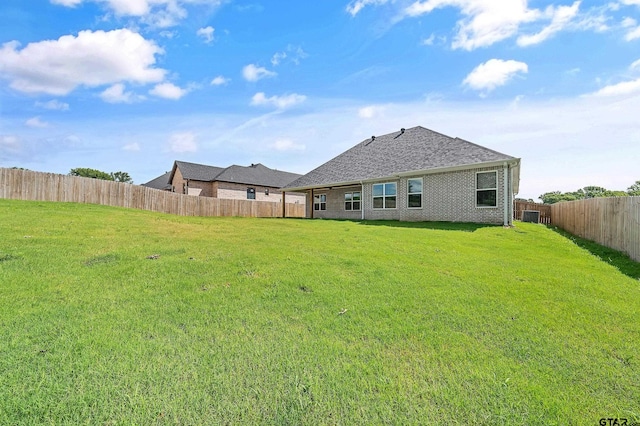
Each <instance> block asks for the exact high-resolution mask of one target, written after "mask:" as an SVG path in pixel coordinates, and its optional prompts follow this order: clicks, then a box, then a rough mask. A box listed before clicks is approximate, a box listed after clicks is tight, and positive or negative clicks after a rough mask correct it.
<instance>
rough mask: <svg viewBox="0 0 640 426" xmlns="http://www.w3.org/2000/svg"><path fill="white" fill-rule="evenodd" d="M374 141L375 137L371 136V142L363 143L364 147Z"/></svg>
mask: <svg viewBox="0 0 640 426" xmlns="http://www.w3.org/2000/svg"><path fill="white" fill-rule="evenodd" d="M375 140H376V137H375V136H371V140H370V141H368V142H365V144H364V146H367V145H369V144H370V143H371V142H373V141H375Z"/></svg>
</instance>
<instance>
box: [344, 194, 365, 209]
mask: <svg viewBox="0 0 640 426" xmlns="http://www.w3.org/2000/svg"><path fill="white" fill-rule="evenodd" d="M360 201H361V196H360V192H359V191H358V192H347V193H346V194H344V209H345V210H360Z"/></svg>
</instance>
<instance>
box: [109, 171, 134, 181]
mask: <svg viewBox="0 0 640 426" xmlns="http://www.w3.org/2000/svg"><path fill="white" fill-rule="evenodd" d="M111 180H115V181H116V182H124V183H133V179H131V176H129V173H127V172H111Z"/></svg>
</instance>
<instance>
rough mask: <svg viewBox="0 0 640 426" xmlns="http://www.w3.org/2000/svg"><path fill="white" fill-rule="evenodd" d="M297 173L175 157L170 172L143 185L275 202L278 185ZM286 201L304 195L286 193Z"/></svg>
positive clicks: (278, 195) (300, 200)
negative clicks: (187, 160)
mask: <svg viewBox="0 0 640 426" xmlns="http://www.w3.org/2000/svg"><path fill="white" fill-rule="evenodd" d="M299 177H300V175H299V174H296V173H289V172H283V171H280V170H274V169H270V168H268V167H266V166H264V165H262V164H252V165H251V166H246V167H245V166H236V165H234V166H230V167H226V168H223V167H214V166H207V165H204V164H196V163H188V162H186V161H175V162H174V163H173V168H172V169H171V171H170V172H167V173H165V174H164V175H162V176H159V177H158V178H156V179H153V180H151V181H149V182H147V183H146V184H144V185H145V186H149V187H152V188H157V189H164V190H167V191H173V192H178V193H181V194H188V195H194V196H200V197H214V198H225V199H236V200H257V201H270V202H274V203H275V202H281V201H282V190H281V189H280V188H282V187H283V186H286V185H287V184H289V183H291V182H292V181H294V180H295V179H297V178H299ZM286 202H287V203H301V204H304V202H305V196H304V195H303V194H299V193H298V194H296V193H291V194H289V193H287V195H286Z"/></svg>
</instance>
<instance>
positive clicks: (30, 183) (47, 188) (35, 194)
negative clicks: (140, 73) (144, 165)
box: [0, 168, 305, 217]
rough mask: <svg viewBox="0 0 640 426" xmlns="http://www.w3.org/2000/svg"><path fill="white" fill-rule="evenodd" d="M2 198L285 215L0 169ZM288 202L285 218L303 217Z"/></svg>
mask: <svg viewBox="0 0 640 426" xmlns="http://www.w3.org/2000/svg"><path fill="white" fill-rule="evenodd" d="M0 198H9V199H14V200H34V201H62V202H73V203H90V204H102V205H106V206H114V207H127V208H132V209H141V210H149V211H154V212H161V213H169V214H175V215H180V216H242V217H282V203H281V202H278V203H272V202H268V201H253V200H229V199H220V198H211V197H197V196H193V195H183V194H176V193H172V192H167V191H161V190H159V189H153V188H147V187H145V186H139V185H132V184H128V183H120V182H112V181H107V180H100V179H90V178H83V177H76V176H66V175H59V174H54V173H41V172H32V171H28V170H17V169H3V168H0ZM304 215H305V208H304V205H303V204H293V203H286V205H285V216H286V217H304Z"/></svg>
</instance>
